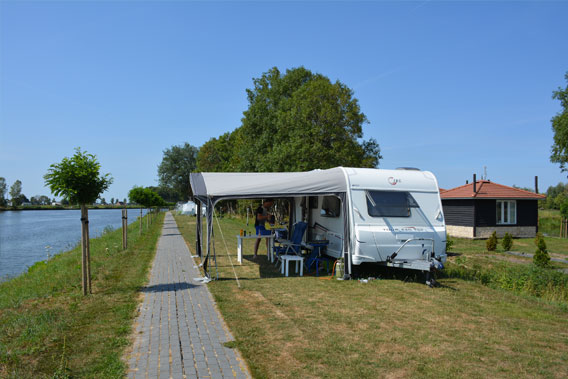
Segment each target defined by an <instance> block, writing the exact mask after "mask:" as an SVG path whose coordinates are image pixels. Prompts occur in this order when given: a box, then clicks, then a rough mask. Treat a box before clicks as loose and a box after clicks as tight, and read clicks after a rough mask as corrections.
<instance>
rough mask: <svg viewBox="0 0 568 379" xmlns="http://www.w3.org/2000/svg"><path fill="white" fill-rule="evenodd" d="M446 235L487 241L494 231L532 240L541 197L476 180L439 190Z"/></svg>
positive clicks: (536, 229) (536, 228) (536, 226)
mask: <svg viewBox="0 0 568 379" xmlns="http://www.w3.org/2000/svg"><path fill="white" fill-rule="evenodd" d="M440 197H441V199H442V207H443V209H444V217H445V220H446V229H447V231H448V234H449V235H451V236H455V237H464V238H489V236H490V235H491V233H493V232H494V231H496V232H497V236H498V237H502V236H503V235H505V233H509V234H511V235H512V236H513V237H534V236H535V235H536V233H537V231H538V200H542V199H545V198H546V196H545V195H540V194H538V193H534V192H530V191H525V190H522V189H519V188H513V187H508V186H504V185H502V184H497V183H494V182H491V181H489V180H477V181H474V182H472V183H468V184H465V185H463V186H459V187H456V188H452V189H446V190H444V189H440Z"/></svg>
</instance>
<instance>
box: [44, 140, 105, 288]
mask: <svg viewBox="0 0 568 379" xmlns="http://www.w3.org/2000/svg"><path fill="white" fill-rule="evenodd" d="M100 168H101V166H100V164H99V163H98V161H97V157H96V156H95V155H92V154H88V153H87V152H86V151H85V152H83V151H81V149H80V148H76V149H75V154H74V155H73V156H72V157H71V158H68V157H65V158H63V160H62V161H61V162H60V163H54V164H52V165H51V166H49V169H48V171H47V174H45V175H44V177H43V178H44V180H45V184H46V185H47V186H48V187H49V189H50V190H51V192H52V193H53V194H54V195H55V196H64V197H65V198H66V199H68V200H69V201H70V202H71V203H72V204H80V205H81V222H82V228H81V237H82V238H81V246H82V278H83V280H82V285H83V295H86V294H87V292H89V293H90V292H91V267H90V251H89V224H88V222H89V215H88V210H87V206H86V205H87V204H92V203H94V202H95V201H96V200H97V198H98V197H99V196H100V195H101V194H102V193H103V192H104V191H106V190H107V189H108V187H109V186H110V185H111V184H112V181H113V179H112V177H111V176H110V174H104V175H103V174H101V173H100Z"/></svg>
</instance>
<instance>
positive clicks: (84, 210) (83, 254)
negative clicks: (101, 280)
mask: <svg viewBox="0 0 568 379" xmlns="http://www.w3.org/2000/svg"><path fill="white" fill-rule="evenodd" d="M87 222H88V218H87V206H86V205H85V204H81V279H82V281H81V284H82V288H83V296H86V295H87V292H88V289H89V286H88V284H87V278H88V273H87V245H88V244H89V240H88V237H87V230H88V229H89V227H88V224H87Z"/></svg>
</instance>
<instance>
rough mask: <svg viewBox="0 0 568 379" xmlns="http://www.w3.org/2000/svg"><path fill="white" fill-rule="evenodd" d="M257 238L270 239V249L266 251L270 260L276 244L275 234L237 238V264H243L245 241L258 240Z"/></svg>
mask: <svg viewBox="0 0 568 379" xmlns="http://www.w3.org/2000/svg"><path fill="white" fill-rule="evenodd" d="M257 238H268V248H267V251H266V254H267V257H268V259H270V257H271V254H272V245H273V243H274V234H266V235H261V236H257V235H248V236H237V262H239V263H241V264H242V263H243V240H245V239H257Z"/></svg>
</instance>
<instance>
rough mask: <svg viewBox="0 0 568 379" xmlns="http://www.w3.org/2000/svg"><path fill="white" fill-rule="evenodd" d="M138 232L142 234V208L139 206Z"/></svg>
mask: <svg viewBox="0 0 568 379" xmlns="http://www.w3.org/2000/svg"><path fill="white" fill-rule="evenodd" d="M139 233H140V234H142V208H140V232H139Z"/></svg>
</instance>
